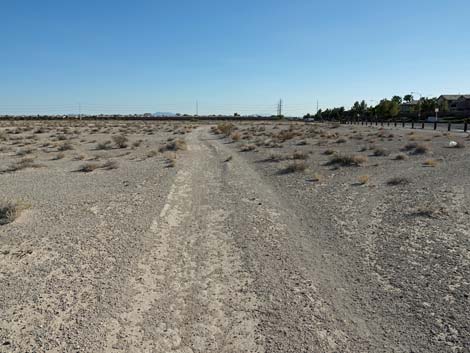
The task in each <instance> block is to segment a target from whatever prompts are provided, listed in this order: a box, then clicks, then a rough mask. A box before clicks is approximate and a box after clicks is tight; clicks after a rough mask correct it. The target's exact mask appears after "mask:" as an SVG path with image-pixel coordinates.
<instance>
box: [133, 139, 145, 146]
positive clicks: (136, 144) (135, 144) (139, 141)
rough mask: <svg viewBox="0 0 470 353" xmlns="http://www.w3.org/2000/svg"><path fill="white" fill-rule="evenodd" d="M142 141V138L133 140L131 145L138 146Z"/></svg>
mask: <svg viewBox="0 0 470 353" xmlns="http://www.w3.org/2000/svg"><path fill="white" fill-rule="evenodd" d="M142 142H143V141H142V140H137V141H134V142H133V143H132V146H133V147H139V146H140V145H141V144H142Z"/></svg>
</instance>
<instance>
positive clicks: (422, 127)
mask: <svg viewBox="0 0 470 353" xmlns="http://www.w3.org/2000/svg"><path fill="white" fill-rule="evenodd" d="M421 129H424V121H423V122H422V123H421Z"/></svg>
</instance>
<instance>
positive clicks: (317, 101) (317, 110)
mask: <svg viewBox="0 0 470 353" xmlns="http://www.w3.org/2000/svg"><path fill="white" fill-rule="evenodd" d="M318 110H319V109H318V99H317V115H318Z"/></svg>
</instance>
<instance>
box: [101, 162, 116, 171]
mask: <svg viewBox="0 0 470 353" xmlns="http://www.w3.org/2000/svg"><path fill="white" fill-rule="evenodd" d="M117 167H118V163H117V162H116V161H106V162H104V163H103V164H102V165H100V169H104V170H111V169H117Z"/></svg>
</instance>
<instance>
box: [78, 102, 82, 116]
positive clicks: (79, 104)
mask: <svg viewBox="0 0 470 353" xmlns="http://www.w3.org/2000/svg"><path fill="white" fill-rule="evenodd" d="M78 119H80V120H82V104H81V103H80V102H79V103H78Z"/></svg>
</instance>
